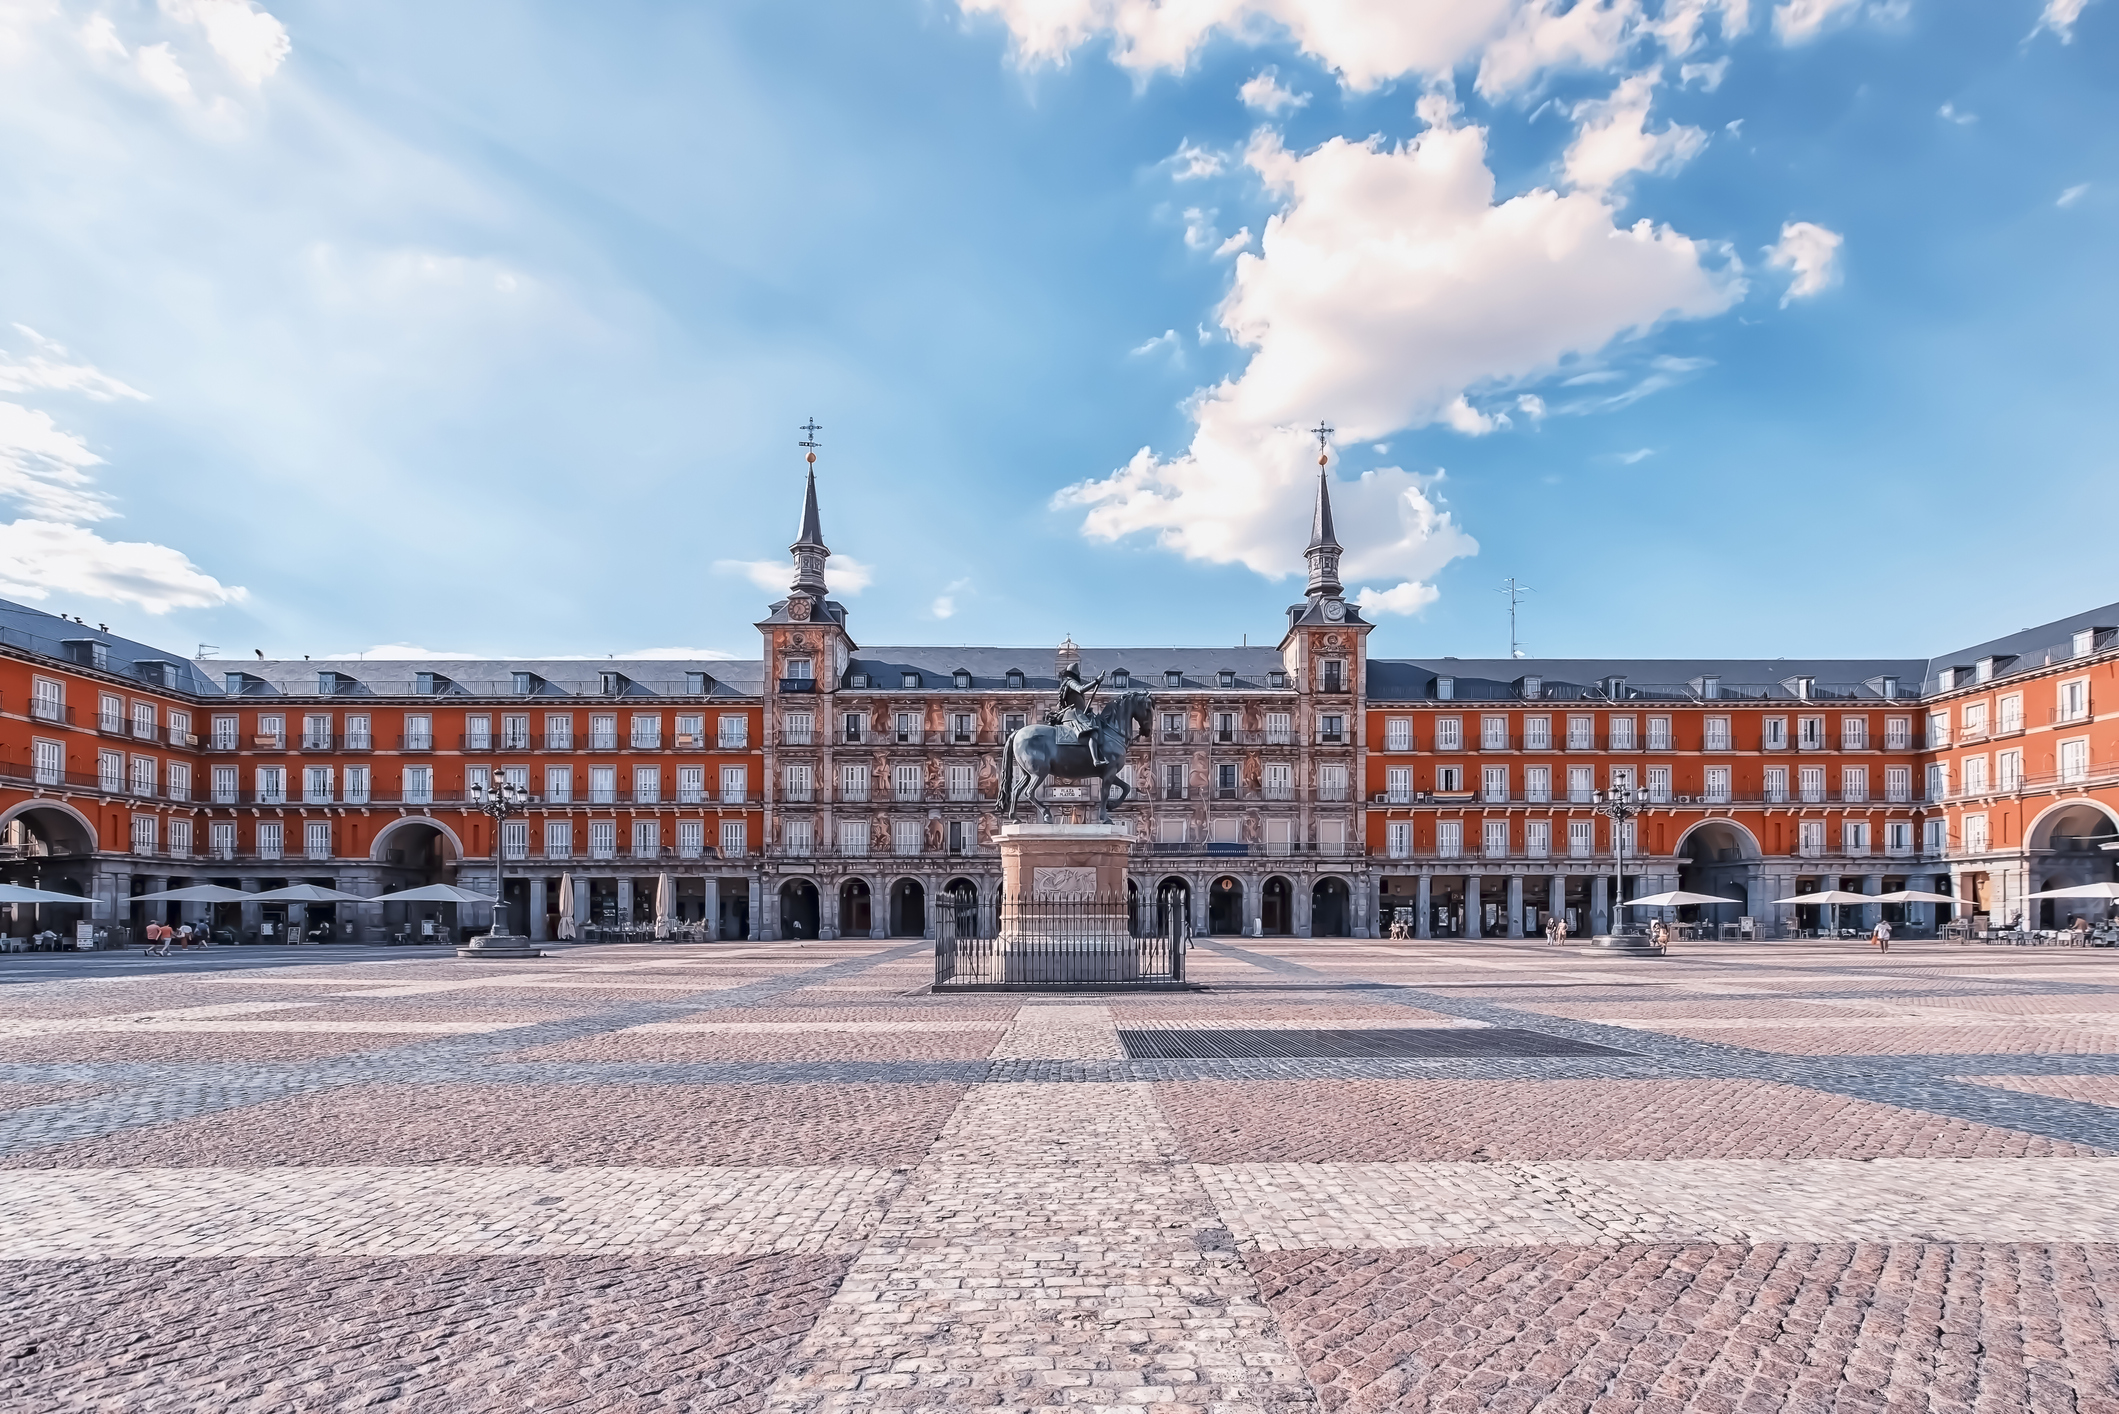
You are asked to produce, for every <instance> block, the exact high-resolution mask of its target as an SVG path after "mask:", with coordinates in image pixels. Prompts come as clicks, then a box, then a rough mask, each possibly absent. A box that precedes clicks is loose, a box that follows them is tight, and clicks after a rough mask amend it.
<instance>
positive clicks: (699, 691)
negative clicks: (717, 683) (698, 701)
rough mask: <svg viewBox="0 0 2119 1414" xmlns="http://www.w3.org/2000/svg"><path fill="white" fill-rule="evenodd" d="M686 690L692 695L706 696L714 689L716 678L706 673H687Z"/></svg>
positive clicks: (685, 677)
mask: <svg viewBox="0 0 2119 1414" xmlns="http://www.w3.org/2000/svg"><path fill="white" fill-rule="evenodd" d="M684 690H685V692H686V693H687V694H688V695H690V696H692V697H704V696H706V695H707V693H709V692H711V691H713V690H714V680H713V678H711V677H709V676H708V675H707V674H705V673H686V674H685V675H684Z"/></svg>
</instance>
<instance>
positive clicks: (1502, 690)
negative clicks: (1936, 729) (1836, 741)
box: [1368, 658, 1927, 702]
mask: <svg viewBox="0 0 2119 1414" xmlns="http://www.w3.org/2000/svg"><path fill="white" fill-rule="evenodd" d="M1926 669H1927V662H1926V660H1925V659H1921V658H1377V659H1371V660H1370V662H1369V682H1368V697H1369V701H1371V702H1416V701H1428V700H1434V696H1435V680H1436V679H1437V678H1443V677H1447V678H1450V679H1452V680H1453V684H1454V693H1453V697H1454V700H1456V701H1459V702H1497V701H1503V700H1515V699H1516V698H1517V696H1518V688H1517V686H1516V684H1517V683H1518V682H1520V681H1521V680H1522V679H1523V678H1525V677H1536V678H1539V679H1540V680H1541V681H1540V689H1541V691H1540V698H1539V700H1541V701H1548V702H1569V701H1585V700H1595V701H1603V700H1606V698H1605V686H1604V684H1605V681H1606V680H1607V679H1609V678H1613V677H1620V678H1624V679H1625V680H1626V682H1625V688H1624V694H1625V696H1624V698H1623V700H1627V701H1634V700H1649V701H1653V700H1662V701H1677V702H1682V701H1691V700H1693V699H1694V698H1696V697H1697V696H1699V691H1700V688H1699V684H1700V680H1701V679H1702V678H1707V677H1716V678H1720V679H1721V683H1720V689H1719V691H1720V697H1721V698H1722V699H1724V700H1728V701H1762V700H1763V701H1790V702H1793V701H1796V700H1797V698H1796V693H1795V687H1794V682H1793V680H1794V679H1796V678H1798V677H1808V678H1811V679H1813V680H1814V684H1813V689H1812V695H1813V698H1814V699H1815V700H1818V701H1847V700H1863V699H1866V700H1875V701H1881V700H1882V696H1883V693H1882V686H1883V683H1882V680H1883V679H1884V678H1887V677H1893V678H1897V679H1898V691H1899V695H1900V697H1901V698H1905V699H1910V698H1911V696H1912V694H1913V693H1914V691H1915V690H1916V689H1917V688H1918V686H1919V683H1920V680H1921V675H1922V674H1923V673H1924V672H1925V671H1926Z"/></svg>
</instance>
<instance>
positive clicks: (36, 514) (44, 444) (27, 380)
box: [0, 324, 246, 614]
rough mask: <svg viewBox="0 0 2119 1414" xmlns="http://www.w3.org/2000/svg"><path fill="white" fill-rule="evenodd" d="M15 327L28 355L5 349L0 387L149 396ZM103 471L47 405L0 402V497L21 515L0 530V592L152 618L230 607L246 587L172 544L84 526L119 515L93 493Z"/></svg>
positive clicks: (104, 397) (0, 354) (97, 396)
mask: <svg viewBox="0 0 2119 1414" xmlns="http://www.w3.org/2000/svg"><path fill="white" fill-rule="evenodd" d="M14 327H15V330H16V331H17V332H18V333H19V334H21V335H22V337H23V338H24V339H26V340H28V342H29V345H30V350H31V351H30V352H29V353H28V354H27V355H26V356H23V357H16V356H14V355H11V354H9V353H7V352H6V351H5V350H0V391H5V392H9V393H15V394H18V395H19V394H39V393H56V394H75V395H79V396H82V397H86V398H89V399H91V400H93V401H97V402H111V401H114V400H116V399H119V398H130V399H143V398H145V397H146V396H147V395H146V394H144V393H142V392H140V391H139V390H138V389H136V388H132V387H129V386H127V385H126V384H125V383H123V382H121V381H119V380H118V379H116V378H113V377H111V376H110V375H109V374H107V373H104V372H103V371H102V370H101V369H98V368H96V367H95V366H94V365H92V364H88V363H84V362H80V361H78V360H75V359H74V358H73V356H72V355H71V354H69V353H68V352H67V351H66V349H65V348H64V347H62V346H61V345H59V344H58V343H55V342H54V341H52V340H50V339H47V338H45V337H44V336H43V335H41V334H39V333H38V332H37V331H36V330H34V329H31V328H29V327H28V326H26V325H22V324H17V325H15V326H14ZM102 465H104V461H103V458H102V457H100V456H98V455H96V453H94V452H92V451H90V450H89V447H88V443H87V442H86V441H85V440H84V439H82V438H81V437H80V436H78V435H77V434H75V433H73V432H69V431H67V430H66V429H65V428H63V427H61V426H60V425H59V424H58V422H57V420H56V419H54V418H53V417H52V415H51V414H50V413H48V412H46V411H44V410H43V409H41V408H33V407H26V406H24V405H23V404H21V403H17V402H11V401H6V400H0V499H5V500H6V501H9V502H11V503H12V504H13V505H14V506H15V507H16V508H17V509H18V510H19V511H21V512H22V513H23V515H22V519H20V520H16V521H13V522H11V523H8V524H0V594H9V595H13V596H15V597H16V598H26V599H43V598H45V597H47V596H48V595H49V594H50V593H51V592H52V591H53V590H61V591H64V592H65V593H68V594H71V595H76V596H80V595H86V596H88V597H91V598H96V599H107V600H110V601H112V602H114V603H125V604H137V605H139V606H140V607H141V608H143V609H145V610H147V611H148V612H149V613H154V614H161V613H167V612H168V611H169V610H171V609H191V608H208V607H212V606H213V605H217V604H230V603H234V602H236V601H237V600H240V599H242V598H244V597H245V594H246V591H244V590H242V589H239V588H234V587H231V586H228V585H224V584H222V583H221V582H220V581H218V580H216V579H215V578H213V576H211V575H209V574H207V573H205V572H204V571H203V570H201V569H199V567H198V566H197V565H194V564H193V563H192V562H191V561H190V560H189V559H188V558H186V557H185V556H184V555H183V554H181V553H179V552H178V551H176V550H172V549H170V548H169V547H168V546H166V545H156V544H151V543H149V542H146V541H133V540H127V541H112V540H106V539H104V538H103V537H102V536H100V535H97V534H96V533H95V532H94V531H91V530H89V529H87V528H86V526H87V524H88V523H90V522H94V521H101V520H110V519H112V518H114V517H116V516H117V515H118V509H117V505H116V502H115V501H114V500H113V499H112V498H111V497H110V496H109V495H107V494H106V493H104V492H102V491H100V490H98V489H96V485H95V478H94V476H93V475H92V472H91V469H92V468H94V467H99V466H102Z"/></svg>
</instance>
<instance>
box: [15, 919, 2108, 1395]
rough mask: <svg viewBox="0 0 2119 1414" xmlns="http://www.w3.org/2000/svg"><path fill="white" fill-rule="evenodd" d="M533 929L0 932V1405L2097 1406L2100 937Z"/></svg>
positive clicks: (2101, 1189)
mask: <svg viewBox="0 0 2119 1414" xmlns="http://www.w3.org/2000/svg"><path fill="white" fill-rule="evenodd" d="M554 952H555V954H556V955H555V956H551V957H546V958H542V959H537V960H534V961H528V962H524V963H520V964H515V965H512V966H511V965H504V964H494V963H476V962H468V961H460V960H458V959H455V958H453V957H439V956H434V955H432V954H423V953H420V952H417V951H407V950H403V949H397V950H357V949H311V948H301V949H286V950H272V951H265V950H253V949H242V950H235V949H223V950H213V951H210V952H203V953H194V954H190V955H186V956H179V957H176V958H172V959H168V960H166V961H164V960H160V959H153V960H150V959H142V958H140V957H139V956H138V955H137V954H133V955H130V956H125V955H82V956H70V955H63V954H62V955H56V956H50V955H31V956H27V957H22V956H10V957H5V958H0V1065H4V1066H5V1070H6V1074H5V1077H4V1078H0V1407H5V1408H7V1409H9V1410H10V1411H12V1410H14V1409H18V1408H19V1409H23V1410H32V1411H47V1410H48V1411H54V1414H56V1411H62V1410H65V1411H74V1410H85V1409H97V1410H136V1409H137V1410H163V1409H167V1410H186V1411H189V1410H198V1409H214V1410H221V1409H228V1410H243V1411H253V1410H254V1411H267V1410H270V1411H307V1410H339V1409H365V1408H372V1407H389V1408H392V1409H399V1410H407V1411H428V1410H433V1411H447V1412H448V1414H455V1411H483V1410H489V1409H490V1410H547V1409H552V1410H556V1409H583V1410H588V1409H594V1410H599V1411H600V1410H606V1409H611V1410H622V1409H652V1410H660V1409H669V1410H680V1409H681V1410H694V1409H696V1410H708V1409H710V1410H716V1411H719V1410H772V1411H779V1412H780V1414H796V1412H797V1411H801V1412H802V1414H807V1412H808V1411H841V1410H863V1411H866V1410H915V1409H916V1410H956V1409H990V1410H1009V1411H1018V1410H1020V1411H1025V1414H1028V1411H1042V1410H1055V1411H1057V1410H1063V1409H1064V1410H1067V1411H1070V1414H1071V1412H1072V1411H1083V1410H1116V1409H1137V1408H1139V1407H1141V1406H1144V1405H1156V1404H1167V1405H1174V1406H1178V1407H1182V1408H1194V1409H1200V1410H1214V1411H1228V1412H1229V1414H1241V1412H1242V1411H1275V1412H1276V1414H1278V1411H1298V1410H1329V1411H1339V1410H1349V1411H1370V1410H1400V1409H1408V1410H1467V1411H1469V1410H1488V1409H1492V1410H1555V1411H1557V1410H1584V1411H1589V1410H1597V1411H1602V1410H1653V1411H1663V1410H1671V1411H1676V1410H1688V1409H1698V1410H1716V1411H1720V1410H1729V1411H1743V1414H1752V1411H1769V1410H1770V1411H1791V1414H1792V1411H1804V1414H1808V1412H1809V1411H1841V1410H1849V1411H1851V1410H1864V1411H1867V1410H1879V1411H1886V1414H1893V1412H1894V1411H1901V1410H1903V1411H1914V1410H1919V1411H1924V1412H1925V1411H1956V1410H1965V1411H1973V1410H1978V1411H2014V1410H2025V1409H2030V1410H2070V1411H2105V1414H2119V1374H2115V1362H2114V1350H2115V1341H2119V1314H2115V1313H2119V957H2109V956H2106V955H2104V954H2100V953H2087V952H2085V953H2037V954H2029V953H2022V952H2014V951H2003V952H1987V951H1984V950H1973V949H1968V948H1959V947H1947V948H1946V947H1940V946H1935V945H1910V946H1909V945H1903V944H1902V945H1901V946H1900V947H1899V948H1898V949H1896V950H1894V951H1893V952H1892V953H1891V954H1890V955H1889V956H1888V957H1878V956H1876V955H1874V954H1871V953H1868V952H1867V951H1866V950H1864V949H1860V948H1858V947H1842V946H1833V945H1824V944H1820V945H1806V946H1795V945H1772V944H1766V945H1752V944H1747V945H1733V944H1732V945H1711V944H1701V945H1694V946H1687V947H1684V948H1681V949H1680V951H1679V952H1678V953H1677V954H1676V955H1675V956H1673V957H1671V958H1668V959H1664V960H1660V961H1654V962H1641V961H1627V960H1598V959H1592V958H1589V957H1587V956H1585V955H1583V954H1581V953H1580V952H1577V951H1574V950H1562V949H1553V948H1549V947H1545V946H1542V945H1539V944H1535V943H1526V944H1520V945H1511V944H1501V943H1487V944H1464V943H1423V944H1390V943H1381V942H1356V941H1332V942H1327V941H1321V940H1320V941H1314V942H1305V941H1295V940H1236V939H1229V940H1213V941H1203V942H1202V944H1201V945H1200V946H1199V947H1198V948H1197V949H1196V950H1195V952H1194V954H1193V956H1192V959H1191V966H1190V972H1191V975H1192V976H1193V978H1194V979H1195V980H1196V981H1200V982H1203V983H1205V989H1204V990H1202V991H1198V992H1192V993H1174V994H1173V993H1157V994H1138V993H1136V994H1118V995H1108V996H1084V995H1053V996H1033V995H1014V994H994V993H981V994H970V995H961V996H957V995H934V994H932V993H931V991H930V990H929V989H928V988H927V986H926V983H927V982H928V980H929V979H930V978H931V975H932V972H931V962H930V960H929V956H928V952H927V948H926V945H924V944H920V943H917V942H910V943H904V942H892V943H883V942H870V941H866V940H862V941H855V942H837V943H807V944H741V945H722V946H717V947H712V948H701V947H674V946H673V947H661V948H656V947H609V948H586V947H584V948H570V949H566V950H564V951H561V950H559V949H555V950H554ZM1394 1029H1410V1030H1417V1031H1420V1032H1422V1033H1424V1034H1425V1035H1426V1036H1428V1037H1430V1038H1432V1041H1431V1043H1423V1046H1422V1047H1421V1048H1418V1049H1417V1050H1416V1051H1415V1052H1414V1055H1415V1056H1416V1057H1417V1058H1395V1059H1394V1058H1391V1057H1388V1056H1380V1057H1371V1058H1357V1059H1345V1058H1336V1059H1335V1058H1331V1057H1328V1056H1317V1057H1305V1056H1303V1055H1301V1054H1300V1053H1299V1052H1298V1053H1297V1054H1293V1055H1283V1056H1276V1057H1268V1058H1258V1059H1219V1060H1215V1059H1207V1060H1134V1059H1129V1058H1128V1056H1127V1052H1126V1048H1125V1046H1124V1045H1123V1044H1122V1043H1121V1040H1120V1034H1119V1033H1120V1031H1121V1030H1126V1031H1164V1032H1167V1031H1171V1030H1194V1031H1198V1030H1237V1031H1267V1032H1279V1033H1300V1032H1304V1031H1323V1032H1330V1031H1365V1032H1375V1031H1387V1030H1394ZM1482 1032H1483V1033H1485V1035H1486V1036H1487V1037H1488V1038H1489V1039H1490V1040H1492V1041H1493V1042H1496V1043H1500V1042H1505V1041H1506V1040H1507V1038H1508V1037H1509V1036H1511V1035H1517V1036H1520V1034H1521V1033H1525V1032H1528V1033H1535V1035H1534V1036H1533V1037H1532V1038H1531V1039H1537V1038H1538V1037H1550V1038H1558V1039H1563V1040H1567V1041H1572V1042H1578V1043H1587V1044H1588V1045H1589V1046H1593V1047H1597V1048H1601V1049H1598V1050H1595V1051H1591V1052H1587V1053H1584V1054H1575V1055H1567V1056H1559V1057H1543V1056H1540V1055H1537V1054H1532V1053H1528V1051H1526V1052H1525V1053H1508V1047H1507V1046H1506V1045H1486V1046H1484V1047H1483V1048H1481V1047H1469V1048H1468V1047H1467V1044H1466V1043H1467V1042H1469V1041H1471V1040H1476V1039H1477V1038H1478V1036H1479V1034H1480V1033H1482ZM1450 1038H1463V1040H1462V1041H1459V1040H1452V1039H1450ZM1453 1048H1454V1049H1453ZM1546 1048H1547V1049H1549V1048H1550V1047H1546ZM1529 1049H1533V1050H1534V1049H1535V1048H1529ZM1497 1051H1498V1053H1497Z"/></svg>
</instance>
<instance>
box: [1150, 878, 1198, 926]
mask: <svg viewBox="0 0 2119 1414" xmlns="http://www.w3.org/2000/svg"><path fill="white" fill-rule="evenodd" d="M1191 916H1192V886H1191V885H1190V884H1189V883H1187V882H1186V881H1185V880H1183V879H1181V878H1179V877H1178V876H1177V875H1175V874H1172V875H1170V876H1169V877H1168V878H1166V879H1164V880H1163V881H1162V882H1161V883H1159V884H1157V885H1156V886H1155V931H1156V934H1157V935H1158V936H1161V937H1168V936H1169V934H1170V920H1171V919H1172V918H1173V917H1175V918H1183V919H1189V918H1191Z"/></svg>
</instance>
